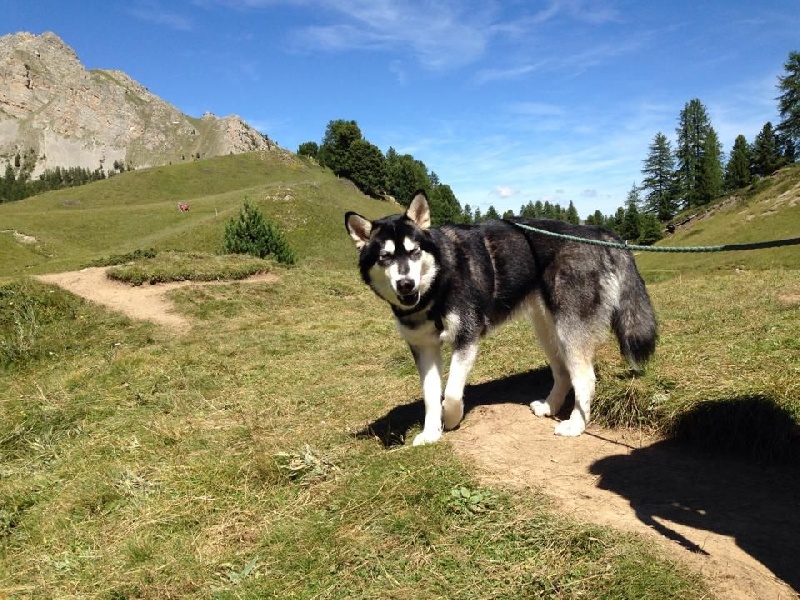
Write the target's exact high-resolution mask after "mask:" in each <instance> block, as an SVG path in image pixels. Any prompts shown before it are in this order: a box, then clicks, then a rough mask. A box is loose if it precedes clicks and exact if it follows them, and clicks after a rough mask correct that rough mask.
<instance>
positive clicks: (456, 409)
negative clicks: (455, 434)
mask: <svg viewBox="0 0 800 600" xmlns="http://www.w3.org/2000/svg"><path fill="white" fill-rule="evenodd" d="M463 418H464V403H463V402H462V401H461V400H445V401H444V404H442V421H443V422H444V428H445V429H447V430H448V431H449V430H451V429H455V428H456V427H458V424H459V423H461V419H463Z"/></svg>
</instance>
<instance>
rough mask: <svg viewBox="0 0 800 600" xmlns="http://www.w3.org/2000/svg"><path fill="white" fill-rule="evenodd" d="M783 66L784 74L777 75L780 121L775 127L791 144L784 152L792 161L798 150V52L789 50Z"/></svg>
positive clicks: (799, 132)
mask: <svg viewBox="0 0 800 600" xmlns="http://www.w3.org/2000/svg"><path fill="white" fill-rule="evenodd" d="M783 68H784V69H786V74H785V75H783V76H781V77H778V89H779V90H780V91H781V93H780V95H779V96H778V111H779V112H780V115H781V122H780V123H778V126H777V127H776V128H775V129H776V130H777V132H778V133H779V134H780V135H781V136H783V138H784V139H785V140H787V142H788V143H789V144H791V148H787V150H788V152H786V154H788V155H789V156H788V157H789V158H790V160H792V161H793V160H794V158H795V156H797V153H798V152H800V52H790V53H789V58H788V60H787V61H786V63H785V64H784V65H783Z"/></svg>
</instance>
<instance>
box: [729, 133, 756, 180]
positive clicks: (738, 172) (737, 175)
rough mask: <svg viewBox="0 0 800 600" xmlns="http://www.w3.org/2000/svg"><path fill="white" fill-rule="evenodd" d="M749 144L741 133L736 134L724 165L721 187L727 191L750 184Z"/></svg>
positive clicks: (751, 177) (751, 178)
mask: <svg viewBox="0 0 800 600" xmlns="http://www.w3.org/2000/svg"><path fill="white" fill-rule="evenodd" d="M750 162H751V158H750V144H748V143H747V139H745V137H744V136H743V135H738V136H736V140H735V141H734V142H733V149H732V150H731V155H730V157H729V158H728V164H727V165H726V166H725V177H724V179H723V187H724V189H725V190H727V191H729V192H730V191H733V190H738V189H740V188H743V187H746V186H748V185H750V183H751V182H752V180H753V176H752V175H751V174H750Z"/></svg>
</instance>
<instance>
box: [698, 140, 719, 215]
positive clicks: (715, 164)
mask: <svg viewBox="0 0 800 600" xmlns="http://www.w3.org/2000/svg"><path fill="white" fill-rule="evenodd" d="M721 156H722V147H721V145H720V143H719V138H718V137H717V132H716V131H714V128H713V127H711V126H709V128H708V133H707V135H706V139H705V144H704V145H703V156H702V160H701V161H700V179H699V180H698V182H697V201H698V202H699V203H700V204H708V203H709V202H711V201H712V200H714V199H716V198H718V197H719V195H720V194H721V193H722V159H721Z"/></svg>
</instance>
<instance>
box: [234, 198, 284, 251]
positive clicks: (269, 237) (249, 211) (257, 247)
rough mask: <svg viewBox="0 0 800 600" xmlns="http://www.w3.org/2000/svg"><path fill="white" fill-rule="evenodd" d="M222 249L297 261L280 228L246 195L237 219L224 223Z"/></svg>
mask: <svg viewBox="0 0 800 600" xmlns="http://www.w3.org/2000/svg"><path fill="white" fill-rule="evenodd" d="M222 247H223V252H225V253H228V254H252V255H253V256H258V257H259V258H264V257H266V256H268V255H269V256H272V257H273V258H275V260H277V261H278V262H282V263H285V264H289V265H291V264H294V263H295V262H296V261H297V257H296V256H295V253H294V251H293V250H292V249H291V248H290V247H289V244H288V243H287V242H286V238H285V237H284V235H283V232H282V231H281V229H280V228H279V227H278V226H277V225H276V224H275V223H273V222H272V221H270V220H268V219H266V218H265V217H264V215H262V214H261V210H260V209H259V208H258V206H256V205H255V204H252V203H251V202H250V201H249V200H248V199H247V198H245V200H244V206H242V210H241V211H240V212H239V218H238V219H231V220H230V221H228V224H227V225H226V226H225V238H224V240H223V246H222Z"/></svg>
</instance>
